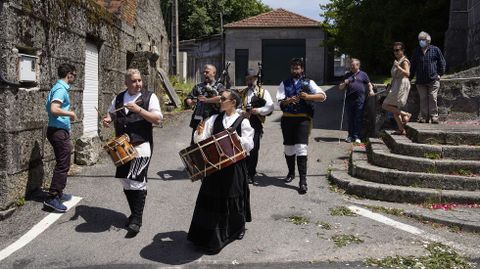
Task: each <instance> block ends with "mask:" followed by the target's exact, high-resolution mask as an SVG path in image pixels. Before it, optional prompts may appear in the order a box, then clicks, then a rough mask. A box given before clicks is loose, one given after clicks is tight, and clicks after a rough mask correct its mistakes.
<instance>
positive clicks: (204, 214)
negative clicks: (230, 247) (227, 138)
mask: <svg viewBox="0 0 480 269" xmlns="http://www.w3.org/2000/svg"><path fill="white" fill-rule="evenodd" d="M220 102H221V106H220V109H221V111H222V112H221V113H220V114H218V115H213V116H211V117H210V118H208V119H207V120H206V121H205V123H200V124H199V126H198V128H197V131H196V132H195V133H194V137H193V139H194V141H195V142H196V143H198V142H199V141H202V140H204V139H206V138H208V137H210V136H212V135H213V134H216V133H219V132H221V131H223V130H225V129H227V128H229V127H232V126H233V128H235V129H236V131H237V133H238V135H239V136H240V141H241V143H242V146H243V148H244V149H245V150H246V151H247V152H249V151H250V150H251V149H252V148H253V136H254V130H253V128H252V127H251V126H250V122H249V121H248V119H246V118H244V117H243V116H240V114H238V112H237V111H236V108H237V106H238V105H240V102H241V99H240V96H239V95H238V94H237V93H236V92H233V91H231V90H225V91H223V92H222V95H221V98H220ZM250 221H251V212H250V190H249V188H248V182H247V166H246V162H245V159H244V160H242V161H239V162H237V163H235V164H233V165H231V166H228V167H226V168H223V169H222V170H219V171H217V172H215V173H213V174H211V175H209V176H207V177H206V178H205V179H204V180H202V186H201V187H200V191H199V193H198V197H197V202H196V205H195V210H194V212H193V217H192V223H191V225H190V230H189V232H188V240H190V241H192V242H193V243H194V244H195V245H197V246H198V247H199V248H201V249H202V250H203V251H204V252H206V253H208V254H215V253H218V252H220V250H221V249H222V248H223V247H224V246H226V245H227V244H228V243H230V242H232V241H233V240H235V239H242V238H243V235H244V233H245V222H250Z"/></svg>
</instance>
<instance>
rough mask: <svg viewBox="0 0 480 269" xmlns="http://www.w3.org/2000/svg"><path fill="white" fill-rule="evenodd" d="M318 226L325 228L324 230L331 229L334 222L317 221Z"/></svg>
mask: <svg viewBox="0 0 480 269" xmlns="http://www.w3.org/2000/svg"><path fill="white" fill-rule="evenodd" d="M316 224H317V226H318V227H320V228H322V229H324V230H331V229H332V228H333V227H332V224H330V223H328V222H323V221H317V223H316Z"/></svg>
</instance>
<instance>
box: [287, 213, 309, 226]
mask: <svg viewBox="0 0 480 269" xmlns="http://www.w3.org/2000/svg"><path fill="white" fill-rule="evenodd" d="M287 220H288V221H290V222H291V223H293V224H295V225H307V224H309V223H310V220H309V219H308V218H307V217H304V216H296V215H292V216H289V217H288V218H287Z"/></svg>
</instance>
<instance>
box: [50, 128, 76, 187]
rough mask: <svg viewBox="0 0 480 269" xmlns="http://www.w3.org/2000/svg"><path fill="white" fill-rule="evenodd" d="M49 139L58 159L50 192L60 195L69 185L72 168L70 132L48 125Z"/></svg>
mask: <svg viewBox="0 0 480 269" xmlns="http://www.w3.org/2000/svg"><path fill="white" fill-rule="evenodd" d="M47 139H48V142H50V144H52V147H53V152H54V153H55V161H56V164H55V169H54V170H53V176H52V183H51V184H50V190H49V194H50V196H60V195H61V194H62V192H63V189H65V186H66V185H67V173H68V170H69V169H70V156H71V153H72V143H71V142H70V133H69V132H68V131H67V130H64V129H60V128H54V127H48V129H47Z"/></svg>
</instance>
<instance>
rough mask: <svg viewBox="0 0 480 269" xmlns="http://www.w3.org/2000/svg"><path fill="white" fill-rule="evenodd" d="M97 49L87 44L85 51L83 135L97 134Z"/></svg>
mask: <svg viewBox="0 0 480 269" xmlns="http://www.w3.org/2000/svg"><path fill="white" fill-rule="evenodd" d="M97 107H98V49H97V46H96V45H94V44H90V43H87V49H86V51H85V89H84V90H83V135H84V136H97V133H98V113H97V110H96V108H97Z"/></svg>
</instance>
